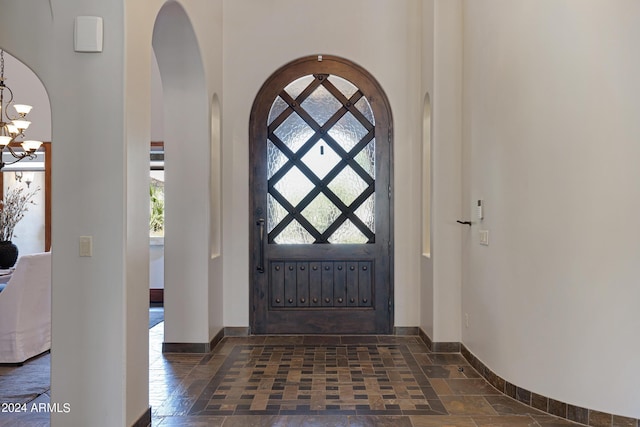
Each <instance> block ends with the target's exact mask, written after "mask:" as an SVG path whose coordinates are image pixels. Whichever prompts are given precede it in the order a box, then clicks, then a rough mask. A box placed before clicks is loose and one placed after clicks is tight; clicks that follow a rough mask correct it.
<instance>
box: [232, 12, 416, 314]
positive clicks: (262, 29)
mask: <svg viewBox="0 0 640 427" xmlns="http://www.w3.org/2000/svg"><path fill="white" fill-rule="evenodd" d="M338 11H339V13H337V12H338ZM303 17H305V18H303ZM224 41H225V51H224V75H225V83H224V92H225V97H224V100H223V104H222V105H223V108H222V109H223V111H224V117H223V157H224V159H225V160H224V166H223V182H224V183H225V186H224V188H225V190H224V194H223V206H224V211H223V229H224V230H225V236H232V237H231V238H225V239H224V243H223V252H224V283H225V292H224V301H225V306H227V307H234V310H228V311H227V312H225V325H226V326H248V325H249V311H248V310H249V283H248V277H249V268H248V265H249V264H248V256H249V249H248V241H249V235H248V226H249V225H248V224H249V218H248V199H247V198H248V194H249V193H248V191H249V189H248V170H249V167H248V159H249V151H248V150H249V143H248V134H249V131H248V129H249V114H250V111H251V105H252V103H253V100H254V98H255V96H256V94H257V93H258V90H259V88H260V86H261V85H262V84H263V83H264V81H265V80H266V79H267V78H268V77H269V76H270V75H271V74H272V73H273V72H274V71H275V70H277V69H278V68H279V67H281V66H282V65H284V64H285V63H287V62H289V61H292V60H294V59H297V58H299V57H302V56H308V55H313V54H327V55H328V54H331V55H336V56H341V57H344V58H347V59H349V60H351V61H354V62H355V63H357V64H359V65H361V66H362V67H364V68H365V69H366V70H367V71H369V72H370V73H371V74H372V75H373V76H374V77H375V78H376V79H377V80H378V81H379V82H380V84H381V86H382V88H383V90H384V91H385V93H386V94H387V96H388V98H389V101H390V104H391V110H392V113H393V120H394V157H395V176H394V180H395V183H396V191H395V194H394V197H395V248H396V255H395V325H396V326H416V325H418V324H419V321H420V300H419V298H417V296H418V295H419V292H420V286H419V284H420V233H415V230H416V229H418V230H419V229H420V152H421V151H420V144H421V138H420V122H421V105H422V99H421V96H420V91H419V90H418V88H419V87H420V74H419V68H420V51H419V49H420V4H419V2H418V1H416V0H402V1H398V0H376V1H370V0H354V1H349V2H344V1H341V0H328V1H325V2H322V3H317V2H309V1H304V2H301V1H299V0H275V1H269V2H264V1H248V0H242V1H238V0H227V1H225V2H224ZM240 76H241V77H240Z"/></svg>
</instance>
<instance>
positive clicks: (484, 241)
mask: <svg viewBox="0 0 640 427" xmlns="http://www.w3.org/2000/svg"><path fill="white" fill-rule="evenodd" d="M480 244H481V245H483V246H489V230H480Z"/></svg>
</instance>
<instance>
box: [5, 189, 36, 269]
mask: <svg viewBox="0 0 640 427" xmlns="http://www.w3.org/2000/svg"><path fill="white" fill-rule="evenodd" d="M38 191H40V188H36V189H34V190H26V191H25V188H24V187H14V188H8V189H7V191H6V193H5V195H4V197H3V198H2V200H0V268H10V267H13V265H14V264H15V263H16V260H17V259H18V248H17V246H16V245H15V244H13V242H12V240H13V232H14V230H15V228H16V225H17V224H18V223H19V222H20V220H21V219H22V218H24V215H25V214H26V213H27V211H28V210H29V206H31V205H35V202H34V201H33V198H34V196H35V195H36V193H38Z"/></svg>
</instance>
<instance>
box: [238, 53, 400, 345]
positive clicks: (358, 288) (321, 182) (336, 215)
mask: <svg viewBox="0 0 640 427" xmlns="http://www.w3.org/2000/svg"><path fill="white" fill-rule="evenodd" d="M391 129H392V127H391V111H390V108H389V103H388V101H387V99H386V96H385V95H384V92H383V91H382V88H381V87H380V86H379V84H378V83H377V82H376V81H375V79H374V78H373V77H372V76H371V75H370V74H369V73H367V72H366V71H365V70H364V69H362V68H361V67H359V66H357V65H355V64H353V63H351V62H349V61H347V60H344V59H342V58H337V57H331V56H329V57H327V56H325V57H324V58H322V60H318V58H316V57H307V58H302V59H300V60H297V61H293V62H292V63H290V64H287V65H285V66H284V67H282V68H281V69H279V70H278V71H276V72H275V73H274V74H273V75H272V76H271V77H270V78H269V79H268V80H267V81H266V82H265V84H264V85H263V87H262V88H261V89H260V91H259V93H258V95H257V97H256V99H255V101H254V105H253V108H252V112H251V120H250V150H249V153H250V177H249V180H250V183H249V184H250V195H249V197H250V204H249V205H250V242H249V243H250V261H251V262H250V269H251V270H250V279H251V293H250V295H251V312H250V313H251V314H250V316H251V328H252V332H253V333H260V334H271V333H274V334H275V333H304V334H313V333H365V334H368V333H389V332H390V331H391V329H392V325H393V304H392V298H393V281H392V277H393V274H392V229H393V224H392V218H393V215H392V193H391V189H392V186H391V184H392V180H391V177H392V166H393V165H392V162H391V159H392V145H391V135H392V132H391ZM256 225H257V226H256Z"/></svg>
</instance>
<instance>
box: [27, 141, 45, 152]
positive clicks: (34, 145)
mask: <svg viewBox="0 0 640 427" xmlns="http://www.w3.org/2000/svg"><path fill="white" fill-rule="evenodd" d="M41 145H42V141H24V142H23V143H22V148H23V149H24V151H27V152H34V151H36V150H37V149H38V148H40V146H41Z"/></svg>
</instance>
